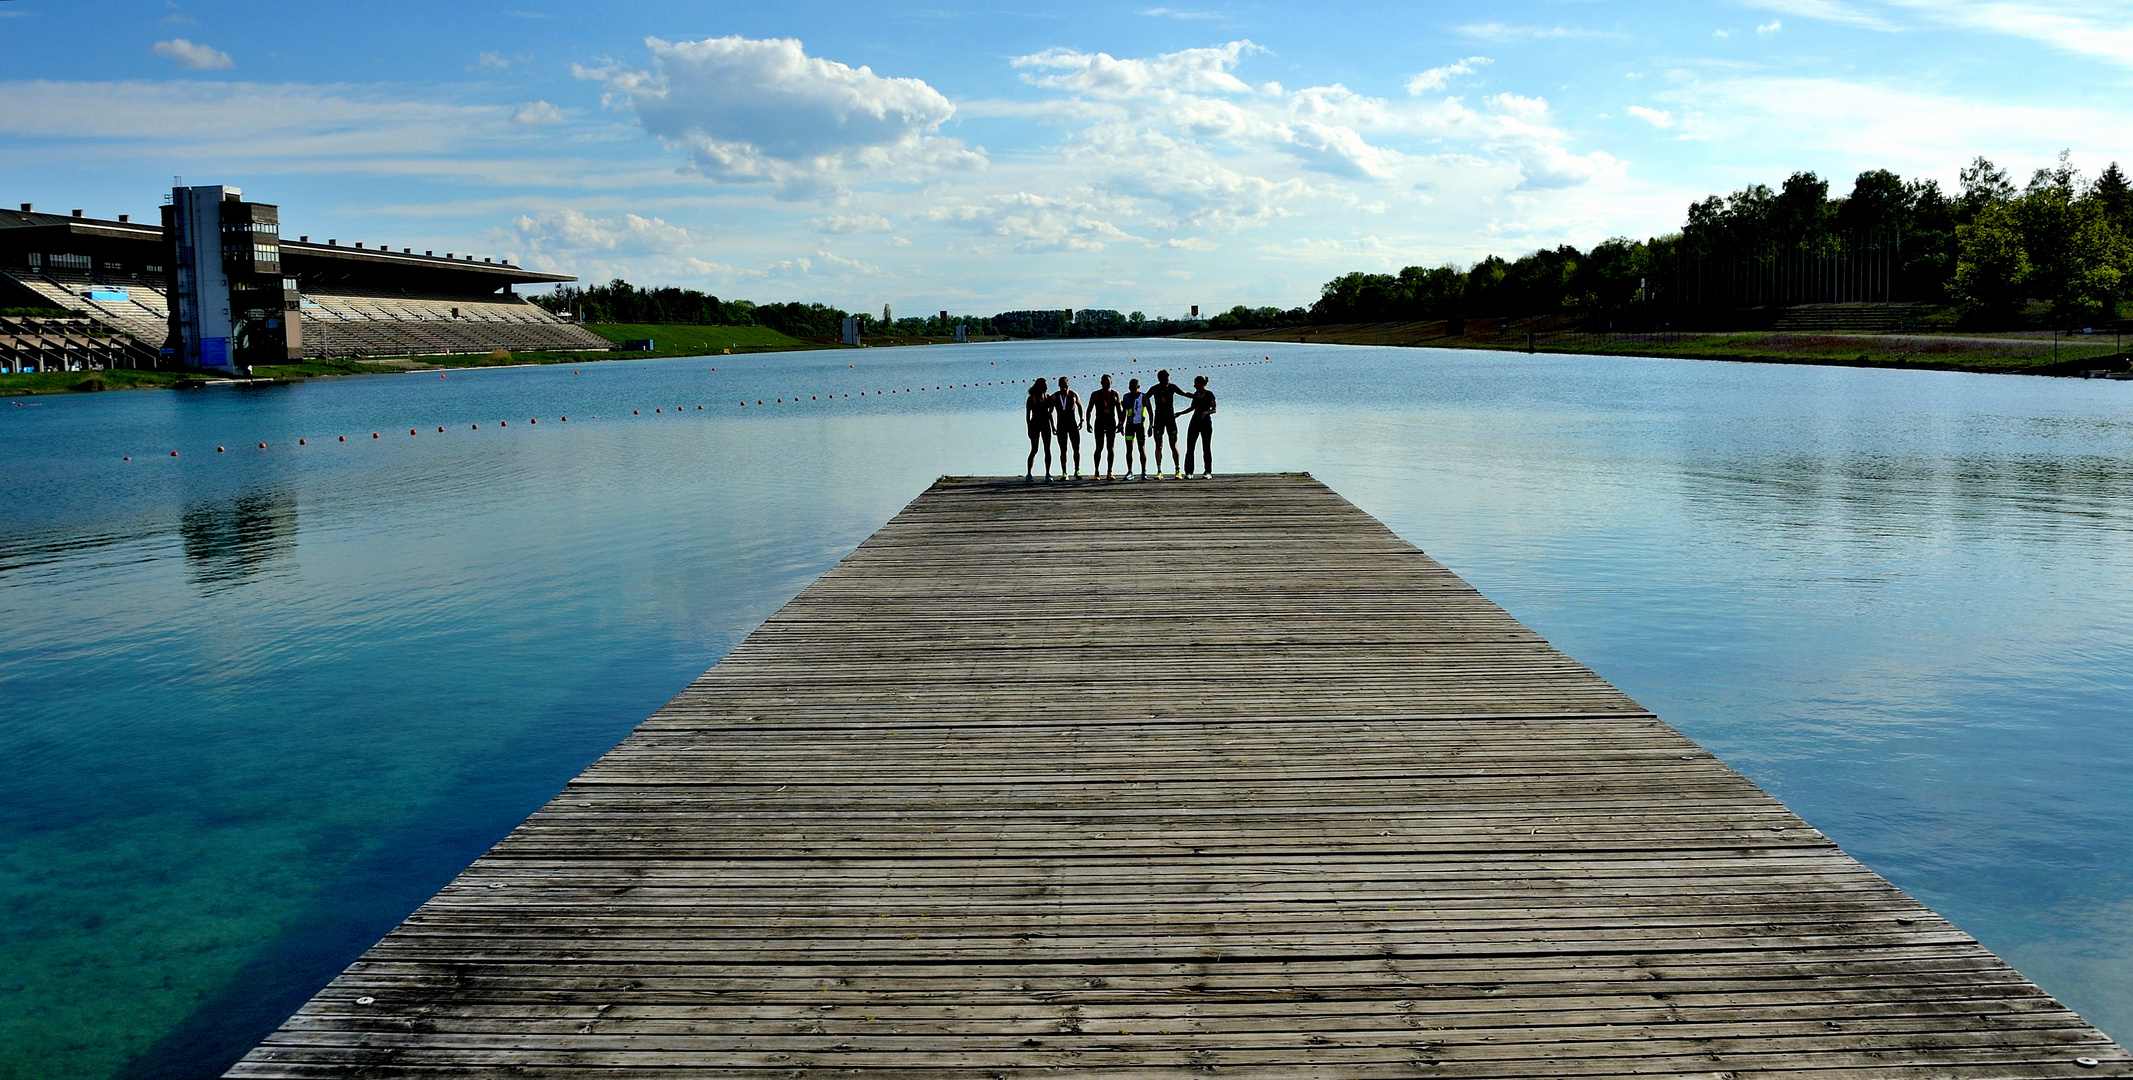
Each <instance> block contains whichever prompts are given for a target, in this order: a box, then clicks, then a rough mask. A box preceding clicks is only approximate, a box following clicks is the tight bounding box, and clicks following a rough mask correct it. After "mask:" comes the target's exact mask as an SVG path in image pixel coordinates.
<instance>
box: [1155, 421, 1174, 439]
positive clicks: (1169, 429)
mask: <svg viewBox="0 0 2133 1080" xmlns="http://www.w3.org/2000/svg"><path fill="white" fill-rule="evenodd" d="M1155 433H1156V434H1157V435H1168V436H1170V437H1171V438H1172V439H1173V440H1175V439H1176V438H1177V437H1178V418H1177V417H1175V416H1158V417H1156V418H1155Z"/></svg>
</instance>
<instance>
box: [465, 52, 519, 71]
mask: <svg viewBox="0 0 2133 1080" xmlns="http://www.w3.org/2000/svg"><path fill="white" fill-rule="evenodd" d="M474 63H475V64H476V65H477V66H480V67H485V68H489V69H491V70H494V71H502V70H504V69H505V68H508V67H510V66H511V61H510V60H508V59H506V58H504V57H503V56H500V55H498V54H496V53H493V52H485V53H483V54H481V56H480V57H479V58H478V59H476V60H475V61H474Z"/></svg>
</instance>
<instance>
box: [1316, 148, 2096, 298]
mask: <svg viewBox="0 0 2133 1080" xmlns="http://www.w3.org/2000/svg"><path fill="white" fill-rule="evenodd" d="M1961 184H1962V190H1961V191H1959V192H1956V193H1954V194H1952V195H1951V194H1949V193H1947V192H1944V191H1942V190H1941V187H1940V185H1939V183H1937V182H1936V181H1933V180H1911V181H1905V180H1904V179H1903V178H1901V177H1899V176H1897V175H1896V174H1895V173H1892V172H1889V171H1887V170H1882V169H1877V170H1874V171H1871V172H1864V173H1860V174H1859V176H1858V178H1857V179H1856V180H1854V181H1853V182H1852V190H1851V193H1850V194H1848V195H1846V196H1843V197H1841V198H1832V197H1831V196H1830V193H1829V182H1828V181H1826V180H1824V179H1822V178H1821V177H1819V176H1817V175H1815V174H1814V173H1811V172H1800V173H1794V174H1793V175H1792V176H1791V177H1790V178H1789V179H1787V180H1786V181H1785V183H1784V185H1783V186H1782V187H1780V188H1779V189H1777V190H1775V191H1773V190H1771V189H1770V188H1769V187H1767V186H1764V185H1761V184H1757V185H1755V186H1753V187H1748V188H1744V189H1742V190H1740V191H1736V192H1734V193H1733V194H1731V195H1729V196H1725V197H1723V198H1721V197H1719V196H1716V195H1713V196H1711V197H1709V198H1706V199H1704V200H1703V201H1701V202H1698V203H1695V204H1693V205H1691V206H1690V207H1689V212H1688V217H1687V220H1686V221H1685V222H1684V223H1683V225H1682V228H1681V231H1680V232H1678V233H1670V234H1667V235H1665V236H1658V237H1653V238H1651V239H1649V240H1642V241H1639V240H1630V239H1627V238H1620V237H1618V238H1616V239H1612V240H1608V241H1605V242H1604V243H1601V244H1599V245H1597V246H1595V247H1594V248H1593V249H1592V250H1590V251H1580V250H1578V249H1577V248H1576V247H1573V246H1570V245H1567V244H1566V245H1563V246H1561V247H1557V248H1553V249H1543V250H1540V251H1535V252H1533V253H1531V254H1529V255H1526V256H1523V257H1521V258H1518V259H1516V260H1505V259H1503V258H1501V257H1498V256H1494V255H1492V256H1490V257H1488V258H1486V259H1483V260H1481V261H1480V262H1478V263H1475V264H1473V265H1472V266H1468V267H1460V266H1455V265H1445V266H1438V267H1421V266H1410V267H1407V268H1406V269H1404V270H1401V271H1400V272H1399V273H1397V274H1370V273H1354V274H1345V275H1343V276H1341V277H1338V278H1335V279H1333V280H1332V281H1329V282H1327V283H1326V285H1325V287H1324V289H1323V290H1322V291H1321V293H1320V296H1319V299H1318V302H1317V303H1316V304H1314V305H1312V307H1311V312H1310V321H1311V322H1313V323H1352V322H1377V321H1390V320H1401V321H1410V320H1429V319H1453V320H1458V319H1465V318H1473V317H1503V316H1523V315H1544V314H1552V313H1560V312H1589V313H1593V314H1606V315H1614V316H1621V317H1624V318H1626V319H1629V320H1631V321H1634V320H1635V319H1637V318H1638V317H1646V318H1663V317H1672V316H1681V315H1696V314H1703V315H1707V316H1711V315H1722V313H1724V312H1727V311H1734V310H1738V309H1741V308H1750V307H1766V306H1773V305H1783V304H1799V303H1828V302H1846V301H1907V302H1916V303H1949V304H1957V305H1961V306H1962V307H1963V308H1964V309H1965V311H1966V314H1967V315H1968V316H1969V317H1970V318H1971V319H1972V320H1973V321H1976V322H1980V323H1994V324H2006V323H2011V322H2015V321H2017V320H2019V319H2021V318H2022V317H2024V316H2025V315H2032V316H2043V317H2049V318H2053V319H2059V320H2083V319H2098V318H2111V317H2114V316H2115V315H2116V313H2117V312H2118V310H2119V306H2120V305H2121V304H2122V303H2123V302H2125V301H2126V300H2127V299H2128V295H2127V294H2128V291H2129V287H2133V191H2129V184H2128V181H2127V178H2126V176H2125V174H2124V173H2123V172H2121V171H2120V170H2119V167H2118V165H2117V163H2115V162H2114V163H2112V164H2111V166H2110V167H2109V168H2107V169H2105V170H2104V171H2103V173H2102V174H2101V175H2099V176H2097V177H2096V178H2095V179H2093V180H2090V179H2086V178H2084V177H2083V176H2082V175H2081V174H2080V173H2079V172H2078V171H2077V170H2075V169H2074V168H2073V167H2071V166H2070V165H2068V164H2067V156H2066V155H2065V154H2061V155H2060V158H2059V163H2058V165H2057V166H2055V167H2053V168H2048V169H2039V170H2037V172H2036V173H2035V175H2033V176H2032V177H2030V180H2029V183H2028V184H2027V185H2026V186H2024V187H2021V188H2017V187H2016V186H2015V184H2014V182H2013V180H2012V179H2011V178H2010V177H2009V176H2008V174H2007V172H2006V170H2004V169H2001V168H2000V167H1998V166H1996V165H1994V164H1993V163H1992V162H1990V161H1987V160H1985V159H1984V158H1978V159H1977V160H1975V161H1973V162H1972V163H1971V164H1970V166H1969V167H1967V168H1965V169H1963V170H1962V172H1961Z"/></svg>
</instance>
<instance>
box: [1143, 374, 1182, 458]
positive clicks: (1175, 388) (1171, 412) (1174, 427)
mask: <svg viewBox="0 0 2133 1080" xmlns="http://www.w3.org/2000/svg"><path fill="white" fill-rule="evenodd" d="M1184 393H1185V388H1184V387H1182V386H1179V385H1178V384H1176V383H1174V382H1171V381H1170V370H1169V369H1168V368H1165V369H1163V370H1162V371H1158V372H1156V373H1155V385H1154V386H1151V387H1149V388H1148V400H1149V401H1151V402H1152V403H1154V405H1155V427H1154V429H1153V430H1151V431H1150V432H1148V438H1149V439H1150V440H1152V441H1154V443H1155V477H1156V479H1158V480H1160V479H1162V478H1163V440H1164V438H1165V437H1168V438H1169V440H1170V467H1171V468H1173V469H1177V470H1180V471H1179V472H1178V475H1179V476H1180V477H1182V476H1184V475H1185V473H1184V472H1183V471H1182V470H1183V469H1184V467H1185V466H1184V460H1185V459H1183V458H1181V457H1179V456H1178V403H1177V399H1178V398H1179V397H1181V396H1183V395H1184Z"/></svg>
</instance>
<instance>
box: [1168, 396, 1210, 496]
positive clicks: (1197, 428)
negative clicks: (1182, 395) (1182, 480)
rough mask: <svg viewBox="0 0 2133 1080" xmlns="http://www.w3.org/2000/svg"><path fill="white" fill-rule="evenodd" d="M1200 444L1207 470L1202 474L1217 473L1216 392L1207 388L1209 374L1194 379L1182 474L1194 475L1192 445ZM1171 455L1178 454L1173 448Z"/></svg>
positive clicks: (1186, 427) (1173, 456)
mask: <svg viewBox="0 0 2133 1080" xmlns="http://www.w3.org/2000/svg"><path fill="white" fill-rule="evenodd" d="M1194 443H1198V444H1199V445H1200V455H1201V458H1202V460H1203V461H1204V462H1205V465H1204V466H1203V467H1204V468H1205V469H1206V471H1205V472H1202V473H1201V474H1200V475H1202V476H1213V475H1214V474H1215V392H1214V391H1212V390H1209V389H1208V388H1207V376H1205V375H1201V376H1198V377H1196V378H1194V379H1193V380H1192V419H1191V420H1190V421H1189V422H1187V423H1186V425H1185V471H1184V472H1183V473H1181V474H1180V475H1182V476H1191V475H1192V447H1193V444H1194ZM1170 453H1171V457H1172V458H1175V457H1176V456H1177V451H1175V450H1172V451H1171V452H1170Z"/></svg>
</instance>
